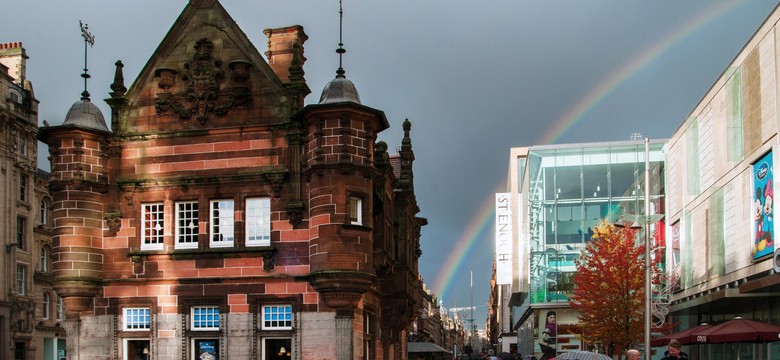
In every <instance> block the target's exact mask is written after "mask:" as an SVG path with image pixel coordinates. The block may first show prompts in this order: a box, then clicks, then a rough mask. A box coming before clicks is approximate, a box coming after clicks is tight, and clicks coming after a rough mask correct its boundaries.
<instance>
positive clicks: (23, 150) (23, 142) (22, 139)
mask: <svg viewBox="0 0 780 360" xmlns="http://www.w3.org/2000/svg"><path fill="white" fill-rule="evenodd" d="M19 154H20V155H22V156H23V157H27V155H29V152H28V145H27V137H26V136H24V135H19Z"/></svg>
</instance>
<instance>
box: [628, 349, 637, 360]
mask: <svg viewBox="0 0 780 360" xmlns="http://www.w3.org/2000/svg"><path fill="white" fill-rule="evenodd" d="M626 360H640V353H639V350H637V349H631V350H628V351H626Z"/></svg>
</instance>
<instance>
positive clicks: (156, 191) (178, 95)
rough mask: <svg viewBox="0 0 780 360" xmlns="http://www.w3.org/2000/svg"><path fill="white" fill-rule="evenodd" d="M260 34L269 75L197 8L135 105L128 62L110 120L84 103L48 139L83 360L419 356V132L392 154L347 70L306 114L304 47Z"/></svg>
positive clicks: (288, 31) (208, 10)
mask: <svg viewBox="0 0 780 360" xmlns="http://www.w3.org/2000/svg"><path fill="white" fill-rule="evenodd" d="M264 33H265V35H266V36H267V43H268V49H267V51H266V52H265V56H266V57H267V61H266V60H265V59H264V58H263V56H262V55H261V53H260V52H259V51H258V50H257V49H256V48H255V47H254V45H253V44H252V42H251V41H250V40H249V38H248V37H247V35H245V34H244V32H243V31H242V30H241V29H240V28H239V27H238V26H237V25H236V23H235V21H234V20H233V19H232V18H231V17H230V15H229V14H228V13H227V12H226V11H225V9H224V8H223V7H222V5H221V4H220V3H219V2H218V1H215V0H191V1H190V2H189V3H188V4H187V5H186V7H185V8H184V10H183V12H182V13H181V15H180V16H179V17H178V19H177V20H176V22H175V23H174V24H173V26H172V27H171V29H170V31H169V32H168V34H167V35H166V36H165V37H164V39H163V40H162V42H161V44H160V45H159V46H158V47H157V50H156V51H155V52H154V53H153V54H151V57H150V59H149V61H148V62H147V63H146V65H145V66H144V67H143V69H142V70H141V72H140V74H139V76H138V77H137V78H136V79H135V81H134V82H133V83H132V85H130V87H129V88H126V87H125V84H124V80H123V79H124V75H123V73H122V63H121V62H117V63H116V75H115V80H114V82H113V84H111V86H110V88H111V93H110V98H108V99H106V100H105V101H106V102H107V103H108V105H109V106H110V108H111V113H110V114H107V115H108V116H107V117H104V116H103V114H102V113H101V112H100V110H99V109H98V107H97V106H95V105H94V104H93V103H92V102H91V99H90V97H89V95H88V92H86V91H85V93H86V96H82V98H81V100H79V101H77V102H76V103H75V104H74V105H73V107H72V108H71V109H70V111H69V112H68V115H67V117H66V120H65V122H64V123H63V124H62V125H60V126H46V127H42V128H40V133H39V138H40V139H41V140H42V141H44V142H45V143H46V144H48V145H49V147H50V149H51V151H50V152H51V164H52V174H51V181H50V187H51V191H52V195H53V204H52V206H53V209H54V210H53V214H52V219H53V231H54V232H53V237H54V245H53V248H52V252H53V256H54V258H53V259H54V261H53V263H52V269H53V285H54V288H55V289H56V291H57V293H59V294H60V296H62V297H63V299H64V306H65V313H66V317H67V319H66V320H65V321H64V322H63V323H62V325H63V326H64V327H65V330H66V332H67V356H68V358H69V359H77V358H78V359H86V358H89V359H95V360H98V359H106V360H108V359H123V360H129V359H149V358H151V359H156V360H173V359H177V360H195V359H199V360H204V359H230V360H236V359H238V360H241V359H247V360H248V359H265V360H267V359H338V360H356V359H406V358H407V332H408V329H409V328H410V324H411V321H413V320H414V319H416V318H417V317H418V316H419V312H418V309H419V307H420V304H421V303H422V299H420V298H419V294H420V291H419V289H420V287H421V286H422V281H421V279H420V277H419V274H418V267H417V264H418V258H419V257H420V255H421V251H420V237H421V229H422V227H423V226H424V225H425V224H426V223H427V221H426V220H425V219H424V218H420V217H417V214H418V213H419V208H418V205H417V201H416V197H415V192H414V174H413V170H412V167H413V163H414V152H413V151H412V144H411V138H410V131H411V123H410V122H409V121H408V120H407V121H405V122H404V123H403V129H402V131H403V134H404V136H403V140H402V144H401V146H400V148H399V152H398V154H396V155H391V154H389V153H388V151H387V150H388V146H387V144H385V143H384V142H381V141H377V135H378V134H379V133H380V132H381V131H384V130H386V129H388V128H389V123H388V120H387V119H386V117H385V114H384V113H383V112H382V111H380V110H377V109H374V108H371V107H368V106H366V105H363V104H362V103H361V101H360V97H359V95H358V92H357V90H356V88H355V85H354V84H353V83H352V82H351V81H349V80H348V79H346V77H345V76H344V70H343V69H341V68H339V69H338V71H337V76H336V78H335V79H334V80H333V81H331V82H330V83H328V84H327V85H325V86H324V90H323V91H322V95H321V97H320V100H319V102H318V103H315V104H310V105H307V106H304V98H305V96H306V95H308V94H309V93H310V90H309V86H308V84H307V83H306V81H305V79H304V76H303V75H304V71H303V65H304V62H305V60H306V57H305V56H304V47H303V44H304V42H305V41H306V39H307V35H306V34H305V33H304V31H303V28H302V27H300V26H290V27H285V28H276V29H266V30H265V31H264ZM260 42H261V43H265V42H266V40H265V39H264V40H262V41H260ZM334 67H335V66H334ZM109 125H110V126H109ZM399 131H401V130H400V129H399ZM9 266H10V265H9Z"/></svg>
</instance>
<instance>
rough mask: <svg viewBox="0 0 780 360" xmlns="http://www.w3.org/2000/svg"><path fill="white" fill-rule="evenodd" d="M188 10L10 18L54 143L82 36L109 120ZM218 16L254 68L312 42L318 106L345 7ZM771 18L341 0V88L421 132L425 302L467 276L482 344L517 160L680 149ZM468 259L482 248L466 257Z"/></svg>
mask: <svg viewBox="0 0 780 360" xmlns="http://www.w3.org/2000/svg"><path fill="white" fill-rule="evenodd" d="M186 3H187V1H185V0H178V1H173V0H165V1H161V0H132V1H108V0H90V1H87V0H77V1H61V0H26V1H16V2H14V3H13V6H8V4H6V6H0V7H2V8H3V12H2V15H0V43H4V42H15V41H22V42H23V46H24V48H25V49H26V50H27V54H28V55H29V60H28V62H27V78H28V79H29V80H30V81H31V82H32V83H33V86H34V90H35V95H36V97H37V98H38V100H40V112H39V121H40V122H41V123H42V122H43V120H47V121H48V122H49V123H50V124H51V125H59V124H61V123H62V121H63V120H64V117H65V114H66V113H67V111H68V109H69V108H70V105H71V104H73V103H74V102H75V101H77V100H78V99H79V97H80V93H81V91H82V90H83V80H82V79H81V77H80V74H81V72H82V69H83V67H84V42H83V39H82V37H81V32H80V30H79V20H82V21H83V22H84V23H86V24H88V25H89V31H90V32H91V33H92V34H93V35H94V36H95V38H96V41H95V45H94V47H92V48H90V49H89V65H88V67H89V72H90V74H91V76H92V78H91V79H90V82H89V91H90V93H91V94H92V100H93V102H94V103H95V104H97V105H98V106H99V107H100V108H101V109H102V111H103V114H104V115H105V116H106V119H108V118H109V114H110V111H109V108H108V106H107V105H106V104H105V103H104V102H103V101H102V100H101V99H105V98H107V97H108V92H109V91H110V90H109V84H110V83H111V82H112V80H113V74H114V62H115V61H116V60H122V62H123V63H124V64H125V68H124V76H125V83H126V85H127V87H130V84H131V83H132V82H133V80H134V79H135V77H136V76H137V75H138V72H139V71H140V70H141V68H142V67H143V66H144V65H145V63H146V61H147V60H148V59H149V57H150V56H151V55H152V53H153V52H154V50H155V49H156V47H157V46H158V45H159V44H160V42H161V41H162V39H163V37H164V36H165V34H166V33H167V31H168V30H169V29H170V27H171V26H172V24H173V22H174V21H175V20H176V18H177V17H178V16H179V14H180V13H181V11H182V10H183V9H184V7H185V5H186ZM222 4H223V5H224V7H225V8H226V9H227V11H228V12H229V13H230V14H231V16H233V18H234V19H235V20H236V22H237V23H238V25H239V26H240V27H241V28H242V29H243V31H244V32H245V33H246V35H247V36H248V37H249V38H250V40H251V41H252V42H253V43H254V45H255V47H256V48H257V49H258V51H260V52H261V53H264V52H265V51H266V50H267V45H266V37H265V36H264V35H263V33H262V30H263V29H265V28H273V27H281V26H287V25H294V24H298V25H302V26H303V27H304V29H305V31H306V33H307V35H308V36H309V40H308V41H307V42H306V43H305V44H304V49H305V50H304V51H305V56H306V57H307V59H308V60H307V61H306V64H305V65H304V70H305V71H306V75H305V77H306V80H307V82H308V84H309V87H310V88H311V89H312V94H311V95H309V96H308V98H307V100H306V103H307V104H308V103H316V102H317V101H318V100H319V94H320V91H321V90H322V88H323V87H324V85H325V84H326V83H327V82H328V81H330V80H331V79H333V77H334V76H335V71H336V68H337V67H338V57H337V54H336V53H335V49H336V48H337V47H338V42H339V14H338V11H339V4H338V1H337V0H329V1H325V0H283V1H279V0H277V1H268V0H255V1H247V0H222ZM776 4H777V1H769V0H766V1H765V0H761V1H758V0H756V1H731V0H729V1H716V0H684V1H681V0H646V1H640V0H637V1H616V0H569V1H563V0H533V1H532V0H484V1H471V2H467V1H452V0H395V1H378V0H360V1H355V0H344V4H343V8H344V27H343V29H344V33H343V42H344V47H345V48H346V49H347V53H346V54H345V55H344V59H343V60H344V68H345V70H346V76H347V78H349V79H351V80H352V81H353V82H354V83H355V85H356V86H357V89H358V91H359V93H360V97H361V100H362V102H363V104H364V105H367V106H370V107H373V108H376V109H379V110H382V111H384V112H385V113H386V115H387V118H388V120H389V122H390V124H391V127H390V129H388V130H385V132H384V133H382V134H381V135H380V140H384V141H386V142H388V144H389V145H390V147H391V148H395V147H398V146H400V139H401V136H402V134H403V131H402V129H401V124H402V122H403V120H404V119H406V118H408V119H409V120H410V121H411V122H412V132H411V137H412V144H413V149H414V151H415V156H416V161H415V163H414V167H415V168H414V170H415V188H416V193H417V199H418V202H419V205H420V209H421V213H420V214H419V215H420V216H422V217H425V218H427V219H428V221H429V225H428V226H426V227H425V228H423V231H422V250H423V255H422V258H421V259H420V271H421V273H422V275H423V277H424V280H425V282H426V283H427V285H428V287H429V288H431V289H432V290H433V291H434V292H436V293H438V294H439V295H440V296H441V297H442V298H443V300H444V305H445V306H446V307H454V306H459V307H460V306H468V305H469V304H470V303H471V301H472V300H471V287H470V279H469V273H470V272H471V271H473V274H474V275H473V277H474V285H473V293H474V295H473V302H474V304H475V305H478V308H477V310H476V312H475V319H476V324H477V326H478V327H480V328H482V327H484V319H485V314H486V311H485V304H486V303H487V300H488V292H489V279H490V274H491V267H492V258H493V252H494V250H493V230H492V229H493V225H492V222H491V223H488V224H487V226H486V227H484V229H483V228H481V227H479V226H477V223H479V222H480V220H481V219H482V218H483V216H482V215H484V212H483V211H481V209H483V208H484V205H485V204H488V203H487V202H492V201H493V198H494V193H495V192H496V190H501V189H502V186H503V184H504V182H505V179H506V176H507V164H508V161H509V148H510V147H513V146H530V145H542V144H551V143H576V142H594V141H614V140H628V139H629V136H630V134H631V133H632V132H641V133H643V134H644V135H645V136H649V137H651V138H668V137H670V136H671V135H672V133H673V132H674V131H675V130H676V129H677V128H678V127H679V125H680V124H681V123H682V122H683V120H684V119H685V118H686V117H687V116H688V115H689V113H690V111H691V110H692V109H693V107H694V106H695V105H696V103H697V102H698V101H699V100H700V99H701V98H702V96H703V95H704V94H705V92H706V91H707V90H708V89H709V88H710V86H711V85H712V84H713V83H714V82H715V80H716V79H717V77H718V76H719V75H720V74H721V72H723V70H725V68H726V67H727V66H728V65H729V63H730V62H731V61H732V59H733V58H734V57H735V56H736V54H737V53H738V52H739V51H740V49H741V48H742V46H743V45H744V44H745V42H746V41H747V40H748V39H749V38H750V36H752V35H753V33H754V32H755V30H756V29H757V28H758V27H759V26H760V25H761V23H762V22H763V21H764V19H765V18H766V17H767V16H768V15H769V13H770V12H771V11H772V10H773V9H774V7H775V6H776ZM47 156H48V153H47V152H42V153H39V158H41V159H42V160H44V162H46V157H47ZM42 167H43V168H46V169H48V165H42ZM472 240H473V241H472ZM465 243H472V244H471V245H472V246H470V247H466V248H464V249H465V250H466V252H465V254H456V253H455V252H456V250H453V249H456V248H457V245H458V244H461V245H463V244H465ZM463 255H465V256H463ZM449 279H453V281H452V282H450V281H448V280H449ZM447 284H451V286H449V287H447V286H446V285H447ZM437 286H438V287H440V288H436V287H437ZM463 315H465V316H466V317H468V316H469V314H468V313H465V314H463Z"/></svg>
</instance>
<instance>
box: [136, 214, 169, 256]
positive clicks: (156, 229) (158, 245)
mask: <svg viewBox="0 0 780 360" xmlns="http://www.w3.org/2000/svg"><path fill="white" fill-rule="evenodd" d="M141 219H142V223H141V250H162V248H163V234H164V231H165V220H164V207H163V203H152V204H143V205H142V206H141Z"/></svg>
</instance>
